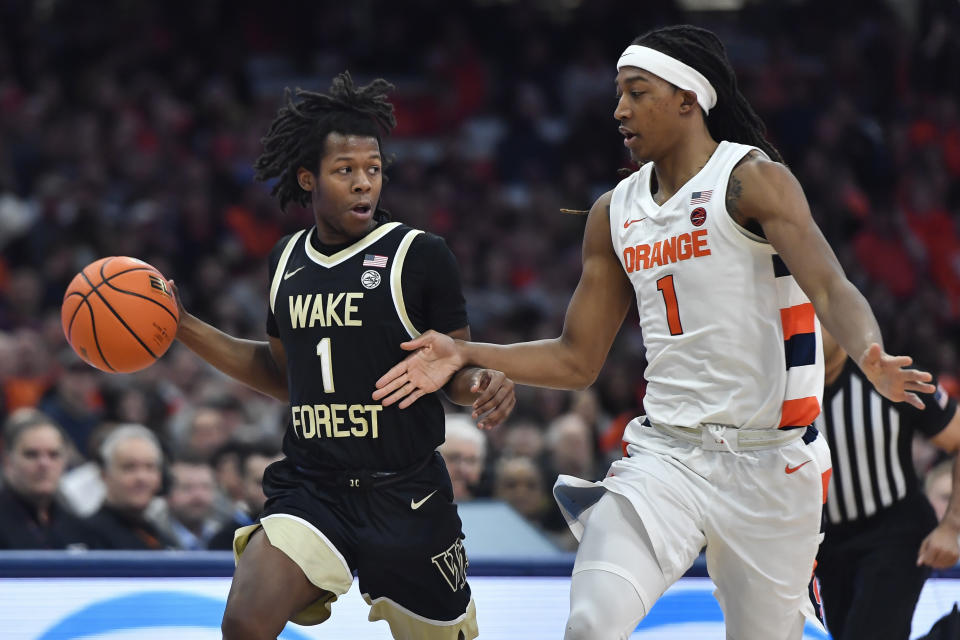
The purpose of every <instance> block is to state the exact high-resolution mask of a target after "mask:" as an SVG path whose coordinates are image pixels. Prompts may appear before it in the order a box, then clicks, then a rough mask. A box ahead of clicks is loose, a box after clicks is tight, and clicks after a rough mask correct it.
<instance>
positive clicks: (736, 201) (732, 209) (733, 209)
mask: <svg viewBox="0 0 960 640" xmlns="http://www.w3.org/2000/svg"><path fill="white" fill-rule="evenodd" d="M741 195H743V184H742V183H741V182H740V179H739V178H737V176H735V175H733V174H732V173H731V174H730V181H729V182H728V183H727V200H726V204H727V212H728V213H729V214H730V216H731V217H732V218H733V219H734V220H736V221H737V223H741V224H742V222H741V219H742V218H743V214H742V213H741V212H740V196H741Z"/></svg>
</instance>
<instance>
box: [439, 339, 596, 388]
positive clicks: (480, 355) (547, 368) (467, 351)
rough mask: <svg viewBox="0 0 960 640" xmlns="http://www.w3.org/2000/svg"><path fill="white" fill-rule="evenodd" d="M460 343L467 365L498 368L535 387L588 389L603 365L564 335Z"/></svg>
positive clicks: (509, 376)
mask: <svg viewBox="0 0 960 640" xmlns="http://www.w3.org/2000/svg"><path fill="white" fill-rule="evenodd" d="M457 346H458V348H459V351H460V354H461V356H462V357H463V359H464V363H465V364H468V365H469V364H472V365H476V366H479V367H486V368H488V369H497V370H499V371H502V372H503V373H504V374H506V376H507V377H508V378H511V379H512V380H513V381H514V382H516V383H517V384H526V385H530V386H534V387H549V388H552V389H585V388H586V387H589V386H590V385H591V384H593V382H594V380H596V379H597V375H598V374H599V373H600V367H601V366H602V363H599V364H596V365H593V366H591V364H590V359H589V358H583V357H580V356H578V355H577V353H576V350H575V349H574V348H572V346H571V345H569V343H568V342H567V341H565V340H564V339H563V338H554V339H552V340H537V341H534V342H520V343H517V344H510V345H499V344H488V343H482V342H464V341H462V340H457Z"/></svg>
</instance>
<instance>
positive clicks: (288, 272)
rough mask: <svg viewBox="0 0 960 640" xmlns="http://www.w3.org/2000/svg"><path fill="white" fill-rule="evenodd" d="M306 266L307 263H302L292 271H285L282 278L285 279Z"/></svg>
mask: <svg viewBox="0 0 960 640" xmlns="http://www.w3.org/2000/svg"><path fill="white" fill-rule="evenodd" d="M306 266H307V265H303V266H302V267H298V268H296V269H294V270H293V271H287V272H286V273H285V274H283V279H284V280H286V279H287V278H292V277H293V276H295V275H297V271H300V269H304V268H306Z"/></svg>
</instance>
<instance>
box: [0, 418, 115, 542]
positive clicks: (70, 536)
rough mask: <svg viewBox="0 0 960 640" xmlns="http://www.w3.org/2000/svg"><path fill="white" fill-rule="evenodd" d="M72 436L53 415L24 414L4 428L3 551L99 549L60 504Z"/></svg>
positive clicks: (90, 534)
mask: <svg viewBox="0 0 960 640" xmlns="http://www.w3.org/2000/svg"><path fill="white" fill-rule="evenodd" d="M66 443H67V437H66V434H64V433H63V430H62V429H61V428H60V426H59V425H57V424H56V423H55V422H53V421H52V420H51V419H50V418H49V417H48V416H45V415H44V414H42V413H40V412H39V411H36V410H34V409H20V410H19V411H16V412H14V413H13V415H11V416H10V418H8V419H7V421H6V423H5V424H4V426H3V478H4V486H3V488H2V489H0V522H2V523H3V524H2V526H0V549H73V548H93V547H97V546H99V545H98V541H97V536H96V534H95V533H94V532H93V530H92V529H91V528H90V527H88V526H87V525H86V524H85V523H84V522H83V521H81V520H80V519H79V518H77V517H76V516H75V515H73V514H72V513H70V512H69V511H68V510H66V509H65V508H64V507H62V506H60V505H59V504H58V503H57V488H58V486H59V484H60V477H61V476H62V475H63V470H64V466H65V464H66V448H67V447H66Z"/></svg>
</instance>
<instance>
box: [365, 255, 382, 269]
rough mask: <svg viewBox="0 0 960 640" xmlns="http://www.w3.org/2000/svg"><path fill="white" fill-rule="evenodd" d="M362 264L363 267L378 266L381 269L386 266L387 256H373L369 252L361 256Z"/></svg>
mask: <svg viewBox="0 0 960 640" xmlns="http://www.w3.org/2000/svg"><path fill="white" fill-rule="evenodd" d="M363 266H365V267H380V268H381V269H382V268H383V267H385V266H387V256H375V255H373V254H371V253H368V254H366V255H365V256H363Z"/></svg>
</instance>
